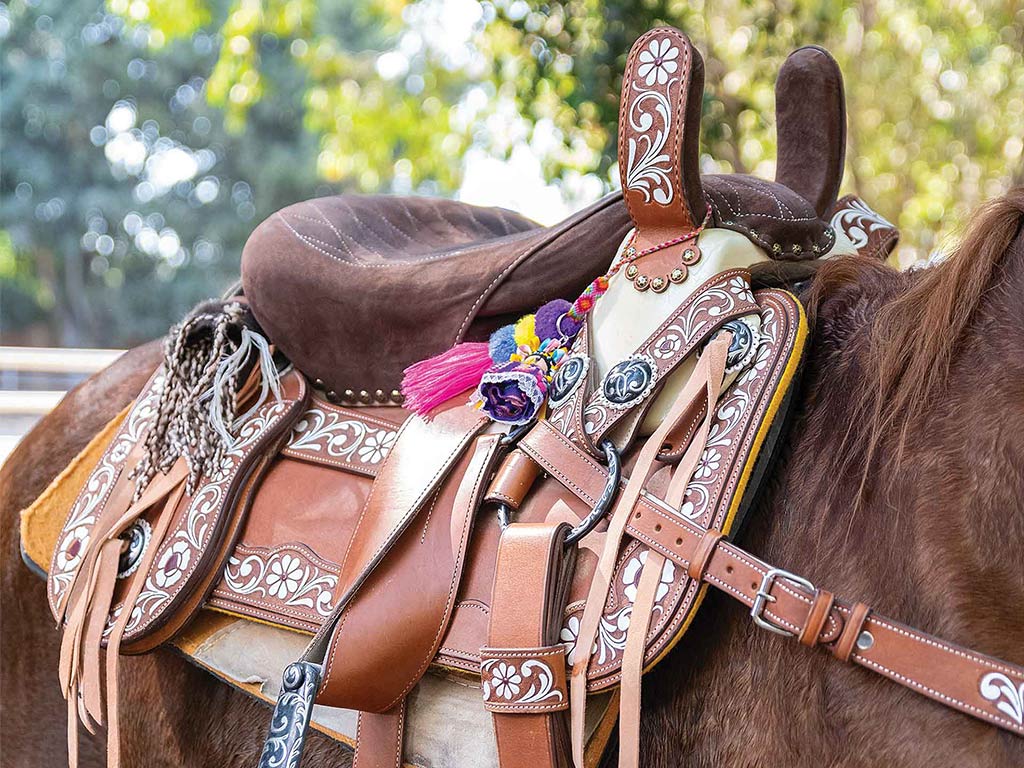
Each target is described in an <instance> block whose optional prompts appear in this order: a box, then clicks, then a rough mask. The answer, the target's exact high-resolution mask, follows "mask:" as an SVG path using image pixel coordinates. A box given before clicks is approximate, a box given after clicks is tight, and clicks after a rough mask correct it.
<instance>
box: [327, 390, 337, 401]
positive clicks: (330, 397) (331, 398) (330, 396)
mask: <svg viewBox="0 0 1024 768" xmlns="http://www.w3.org/2000/svg"><path fill="white" fill-rule="evenodd" d="M327 399H328V400H329V401H330V402H332V403H336V402H338V393H337V392H335V391H334V390H333V389H332V390H330V391H329V392H328V393H327Z"/></svg>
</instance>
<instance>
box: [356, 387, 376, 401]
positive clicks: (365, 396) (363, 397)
mask: <svg viewBox="0 0 1024 768" xmlns="http://www.w3.org/2000/svg"><path fill="white" fill-rule="evenodd" d="M371 400H373V398H372V397H371V396H370V393H369V392H367V391H366V390H365V389H360V390H359V402H360V403H369V402H370V401H371Z"/></svg>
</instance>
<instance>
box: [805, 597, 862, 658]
mask: <svg viewBox="0 0 1024 768" xmlns="http://www.w3.org/2000/svg"><path fill="white" fill-rule="evenodd" d="M813 607H814V606H813V605H812V606H811V608H812V609H813ZM870 611H871V609H870V608H869V607H868V606H867V605H865V604H864V603H855V604H854V606H853V608H852V609H851V610H850V613H849V615H848V616H847V617H846V622H845V623H844V624H843V631H842V632H841V633H840V634H839V639H838V640H836V642H835V644H834V645H833V646H832V655H833V656H835V657H836V658H837V659H839V660H840V661H849V660H850V656H851V654H853V646H854V643H856V642H857V638H858V637H859V636H860V631H861V628H862V627H863V626H864V620H865V619H867V617H868V613H869V612H870Z"/></svg>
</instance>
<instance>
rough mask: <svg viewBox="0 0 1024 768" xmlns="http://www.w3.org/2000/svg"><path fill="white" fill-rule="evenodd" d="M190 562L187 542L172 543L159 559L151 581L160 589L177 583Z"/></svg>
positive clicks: (190, 556)
mask: <svg viewBox="0 0 1024 768" xmlns="http://www.w3.org/2000/svg"><path fill="white" fill-rule="evenodd" d="M191 560H192V547H190V546H189V544H188V542H187V541H181V540H179V541H176V542H174V543H173V544H172V545H171V546H170V547H169V548H168V549H167V550H166V551H165V552H164V553H163V555H161V557H160V561H159V562H158V563H157V568H156V573H154V574H153V581H155V582H156V585H157V586H158V587H160V588H161V589H167V588H168V587H171V586H173V585H175V584H177V583H178V581H180V580H181V577H182V576H183V575H184V574H185V570H186V569H187V568H188V565H189V563H190V562H191Z"/></svg>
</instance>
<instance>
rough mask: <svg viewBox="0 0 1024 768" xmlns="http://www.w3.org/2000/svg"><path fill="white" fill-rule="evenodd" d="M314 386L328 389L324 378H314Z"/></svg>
mask: <svg viewBox="0 0 1024 768" xmlns="http://www.w3.org/2000/svg"><path fill="white" fill-rule="evenodd" d="M313 386H314V387H316V388H317V389H327V385H326V384H324V380H323V379H313Z"/></svg>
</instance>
